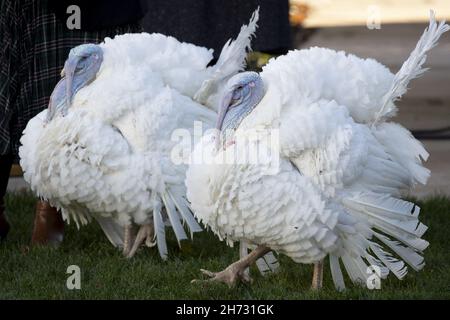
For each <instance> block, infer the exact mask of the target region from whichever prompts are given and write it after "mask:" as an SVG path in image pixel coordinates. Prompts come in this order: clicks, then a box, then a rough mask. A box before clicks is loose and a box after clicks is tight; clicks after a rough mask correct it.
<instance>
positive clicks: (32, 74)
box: [0, 0, 142, 160]
mask: <svg viewBox="0 0 450 320" xmlns="http://www.w3.org/2000/svg"><path fill="white" fill-rule="evenodd" d="M0 6H1V7H0V155H5V154H13V155H14V156H15V158H16V160H18V159H17V156H18V148H19V139H20V137H21V135H22V131H23V130H24V129H25V126H26V124H27V123H28V121H29V120H30V119H31V118H32V117H34V116H35V115H36V114H38V113H39V112H41V111H42V110H43V109H45V108H47V105H48V101H49V98H50V95H51V93H52V91H53V89H54V87H55V85H56V83H57V82H58V81H59V79H60V72H61V70H62V68H63V66H64V62H65V60H66V59H67V56H68V54H69V51H70V49H71V48H73V47H75V46H77V45H79V44H83V43H99V42H101V41H103V39H104V38H105V37H113V36H114V35H116V34H123V33H129V32H140V31H142V28H141V26H140V24H139V23H138V22H136V23H135V24H133V25H126V26H120V27H116V28H110V29H107V30H100V31H94V32H85V31H80V30H69V29H67V27H66V25H65V22H62V21H60V20H58V19H57V18H56V17H55V14H54V13H53V12H51V11H50V9H49V3H48V0H2V1H0Z"/></svg>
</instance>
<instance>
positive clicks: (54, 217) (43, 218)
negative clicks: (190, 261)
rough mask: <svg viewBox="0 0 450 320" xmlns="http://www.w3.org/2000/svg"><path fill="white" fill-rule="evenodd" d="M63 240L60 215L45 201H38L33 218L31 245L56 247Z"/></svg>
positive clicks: (62, 223) (62, 224)
mask: <svg viewBox="0 0 450 320" xmlns="http://www.w3.org/2000/svg"><path fill="white" fill-rule="evenodd" d="M63 238H64V221H63V219H62V216H61V213H60V212H58V210H57V209H56V208H53V207H52V206H50V204H49V203H48V202H47V201H41V200H38V202H37V204H36V217H35V218H34V229H33V236H32V237H31V244H32V245H44V244H52V245H58V244H60V243H61V242H62V241H63Z"/></svg>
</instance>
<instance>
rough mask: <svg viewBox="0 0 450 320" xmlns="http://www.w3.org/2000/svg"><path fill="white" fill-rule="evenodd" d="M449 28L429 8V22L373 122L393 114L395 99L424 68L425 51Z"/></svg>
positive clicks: (398, 73)
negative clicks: (438, 20)
mask: <svg viewBox="0 0 450 320" xmlns="http://www.w3.org/2000/svg"><path fill="white" fill-rule="evenodd" d="M448 30H450V26H449V25H447V24H445V21H441V22H439V23H437V22H436V19H435V14H434V11H433V10H430V24H429V25H428V28H426V29H425V31H424V33H423V34H422V36H421V37H420V39H419V42H417V45H416V47H415V48H414V50H413V51H412V52H411V54H410V56H409V58H408V59H407V60H406V61H405V62H404V63H403V65H402V67H401V68H400V70H399V71H398V72H397V74H396V75H395V76H394V79H393V81H392V85H391V87H390V89H389V91H388V92H387V93H386V94H385V95H384V97H383V100H382V101H383V102H382V107H381V109H380V110H379V111H378V112H377V114H376V116H375V119H374V121H373V124H374V125H375V124H376V123H378V122H380V121H383V119H386V118H388V117H390V116H392V115H394V114H395V111H396V107H395V105H394V102H395V100H397V99H399V98H400V97H401V96H402V95H403V94H405V93H406V91H407V90H408V83H409V82H410V81H411V80H412V79H414V78H417V77H419V76H421V75H422V74H423V73H424V72H425V71H427V69H426V68H422V65H423V64H424V63H425V60H426V58H427V52H428V51H429V50H431V49H432V48H433V47H434V46H435V45H436V44H437V42H438V40H439V38H440V36H441V35H442V34H443V33H444V32H446V31H448Z"/></svg>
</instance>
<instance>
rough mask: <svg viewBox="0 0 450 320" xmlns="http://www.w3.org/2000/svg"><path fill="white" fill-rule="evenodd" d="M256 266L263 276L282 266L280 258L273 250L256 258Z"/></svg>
mask: <svg viewBox="0 0 450 320" xmlns="http://www.w3.org/2000/svg"><path fill="white" fill-rule="evenodd" d="M256 266H257V267H258V270H259V272H261V274H262V275H263V276H265V275H266V274H269V273H274V272H277V270H278V268H279V267H280V263H279V262H278V259H277V258H276V257H275V255H274V253H273V252H269V253H266V254H265V255H264V256H263V257H261V258H259V259H258V260H256Z"/></svg>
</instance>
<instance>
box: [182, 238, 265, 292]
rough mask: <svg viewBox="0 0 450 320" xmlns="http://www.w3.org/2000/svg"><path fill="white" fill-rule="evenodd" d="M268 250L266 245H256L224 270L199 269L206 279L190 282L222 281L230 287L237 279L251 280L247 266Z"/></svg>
mask: <svg viewBox="0 0 450 320" xmlns="http://www.w3.org/2000/svg"><path fill="white" fill-rule="evenodd" d="M268 252H270V249H269V248H268V247H266V246H258V247H257V248H256V249H255V250H253V251H252V252H251V253H250V254H249V255H248V256H246V257H243V258H242V259H240V260H239V261H236V262H235V263H233V264H231V265H229V266H228V267H227V268H226V269H225V270H223V271H221V272H211V271H208V270H204V269H200V271H201V272H202V273H203V274H205V275H207V276H208V277H210V279H208V280H197V279H194V280H192V281H191V283H194V282H223V283H225V284H227V285H228V286H229V287H230V288H231V287H233V286H234V285H235V284H236V282H237V281H239V280H240V281H242V282H251V278H250V275H249V274H248V272H246V270H247V268H249V267H250V266H251V265H252V264H253V263H255V262H256V260H258V259H259V258H261V257H262V256H264V255H265V254H266V253H268Z"/></svg>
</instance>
